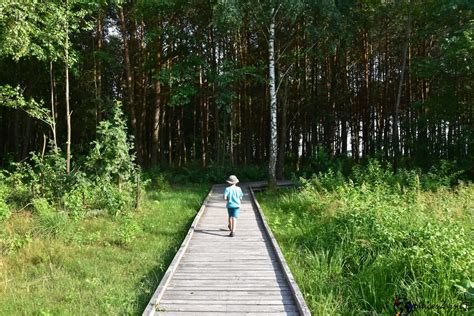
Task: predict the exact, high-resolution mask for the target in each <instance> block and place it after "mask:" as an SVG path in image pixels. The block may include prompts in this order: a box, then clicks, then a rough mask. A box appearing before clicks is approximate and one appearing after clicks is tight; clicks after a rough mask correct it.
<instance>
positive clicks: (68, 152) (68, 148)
mask: <svg viewBox="0 0 474 316" xmlns="http://www.w3.org/2000/svg"><path fill="white" fill-rule="evenodd" d="M68 11H69V2H68V0H66V12H68ZM64 50H65V52H64V53H65V63H66V124H67V141H66V172H67V173H68V174H69V172H70V171H71V112H70V110H69V25H68V22H67V19H66V45H65V47H64Z"/></svg>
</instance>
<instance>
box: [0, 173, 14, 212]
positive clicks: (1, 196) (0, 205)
mask: <svg viewBox="0 0 474 316" xmlns="http://www.w3.org/2000/svg"><path fill="white" fill-rule="evenodd" d="M3 181H4V176H3V173H0V221H2V220H4V219H6V218H8V217H9V216H10V214H11V210H10V207H9V206H8V204H7V202H6V201H5V198H6V196H7V194H8V192H9V188H8V187H7V186H6V184H5V183H4V182H3Z"/></svg>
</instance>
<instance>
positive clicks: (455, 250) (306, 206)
mask: <svg viewBox="0 0 474 316" xmlns="http://www.w3.org/2000/svg"><path fill="white" fill-rule="evenodd" d="M368 173H370V171H369V172H368ZM363 176H364V177H366V176H367V174H364V175H363ZM390 176H391V175H389V174H387V175H386V177H385V178H384V177H379V178H378V180H377V177H374V178H373V179H372V181H371V182H364V181H357V179H355V180H354V179H353V180H352V181H348V180H345V179H343V178H341V177H339V176H337V175H334V174H331V173H330V174H326V175H320V176H319V177H314V178H313V179H312V180H310V181H309V182H306V184H304V185H303V187H302V188H301V189H300V190H286V191H284V192H279V193H277V194H276V195H274V194H271V193H268V192H267V193H261V194H259V195H258V197H257V198H258V200H259V202H260V204H261V206H262V208H263V210H264V212H265V215H266V217H267V219H268V221H269V224H270V226H271V228H272V231H273V232H274V234H275V236H276V238H277V240H278V242H279V244H280V246H281V248H282V251H283V253H284V255H285V258H286V260H287V262H288V264H289V266H290V268H291V270H292V272H293V274H294V276H295V278H296V280H297V283H298V284H299V286H300V288H301V290H302V292H303V295H304V297H305V300H306V301H307V303H308V305H309V307H310V310H311V311H312V312H313V314H314V315H338V314H339V315H350V314H388V315H393V314H394V313H395V312H396V310H397V309H396V308H394V306H393V302H394V299H395V298H397V297H398V298H401V299H402V300H405V301H410V302H412V303H415V304H418V306H420V304H432V305H436V304H438V306H444V307H446V309H439V308H438V309H436V310H433V309H428V308H425V309H423V308H418V309H417V310H416V313H415V314H416V315H433V314H435V313H438V314H441V315H444V314H447V315H458V314H459V313H460V310H459V309H456V308H454V306H459V305H461V304H467V305H468V306H471V307H470V310H471V312H472V306H473V301H472V294H471V295H469V294H463V293H462V292H463V291H464V292H465V291H471V293H474V288H473V287H472V286H473V284H472V283H471V285H470V286H469V285H466V284H469V282H468V281H469V280H470V281H474V218H473V212H474V198H473V197H474V184H464V185H460V186H457V187H455V188H453V189H450V188H447V187H440V188H438V189H437V190H435V191H428V190H423V189H421V188H420V187H419V183H418V184H417V179H418V178H417V177H416V176H414V177H408V178H407V179H412V180H414V181H413V182H412V183H411V184H410V183H409V182H410V181H408V183H405V185H401V184H400V183H399V185H393V183H390V181H389V180H393V178H392V179H388V178H390ZM392 185H393V186H392ZM398 310H400V309H398Z"/></svg>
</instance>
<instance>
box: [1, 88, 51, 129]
mask: <svg viewBox="0 0 474 316" xmlns="http://www.w3.org/2000/svg"><path fill="white" fill-rule="evenodd" d="M0 106H5V107H9V108H13V109H21V110H23V111H25V112H26V113H28V115H30V116H31V117H33V118H35V119H38V120H40V121H42V122H44V123H46V124H48V126H51V125H52V124H53V118H52V116H51V112H50V111H49V110H48V109H46V108H44V107H43V102H37V101H35V100H34V99H29V100H26V99H25V97H24V96H23V94H22V93H21V91H20V87H16V88H13V87H11V86H9V85H4V86H0Z"/></svg>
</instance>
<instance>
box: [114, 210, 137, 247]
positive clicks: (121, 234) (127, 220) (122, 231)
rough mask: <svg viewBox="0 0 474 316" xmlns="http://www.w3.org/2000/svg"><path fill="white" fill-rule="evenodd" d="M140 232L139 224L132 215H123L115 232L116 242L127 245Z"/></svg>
mask: <svg viewBox="0 0 474 316" xmlns="http://www.w3.org/2000/svg"><path fill="white" fill-rule="evenodd" d="M139 232H140V225H139V224H138V223H137V222H136V220H135V219H134V218H133V217H132V216H125V217H124V218H123V219H122V220H121V223H120V227H119V229H118V230H117V232H116V242H117V243H118V244H119V245H122V246H124V245H129V244H130V243H131V242H132V241H133V240H134V239H135V238H137V236H138V234H139Z"/></svg>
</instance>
